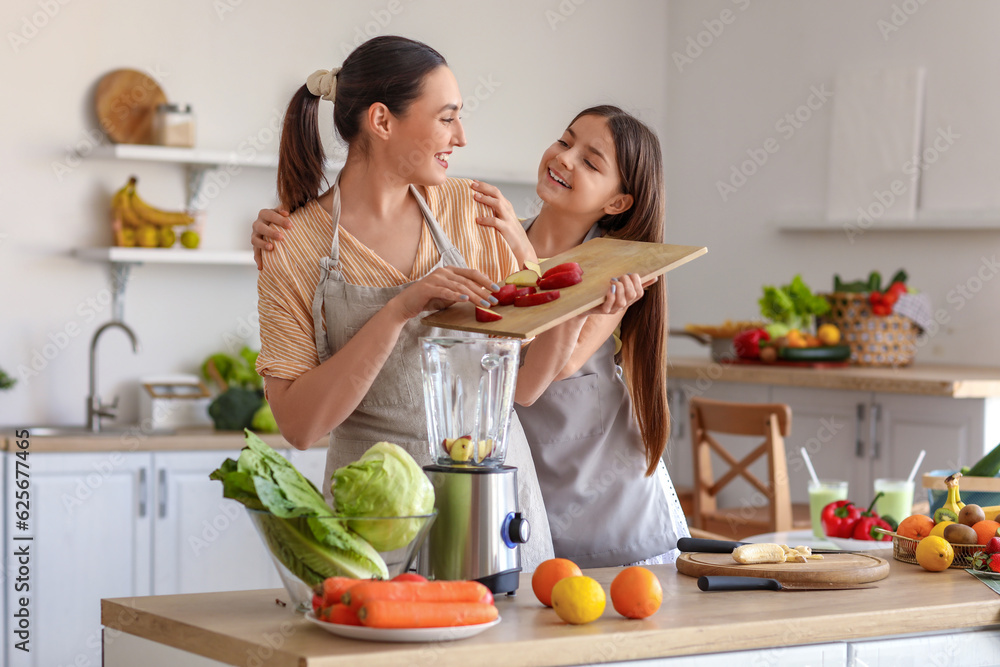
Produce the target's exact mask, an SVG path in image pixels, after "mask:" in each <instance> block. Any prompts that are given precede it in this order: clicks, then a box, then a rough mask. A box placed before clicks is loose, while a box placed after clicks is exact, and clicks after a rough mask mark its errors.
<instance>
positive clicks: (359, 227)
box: [257, 36, 614, 570]
mask: <svg viewBox="0 0 1000 667" xmlns="http://www.w3.org/2000/svg"><path fill="white" fill-rule="evenodd" d="M320 98H322V99H326V100H330V101H332V102H333V103H334V110H333V116H334V126H335V128H336V131H337V133H338V134H339V135H340V137H341V138H342V139H343V140H344V141H346V142H347V145H348V153H347V159H346V162H345V165H344V167H343V168H342V169H341V171H340V173H339V174H338V176H337V179H336V180H335V182H334V183H333V185H332V187H331V188H330V189H329V190H328V191H327V192H325V193H324V194H322V195H321V196H318V197H317V195H318V194H319V192H320V188H321V184H322V181H323V150H322V145H321V142H320V137H319V130H318V117H317V114H318V109H319V100H320ZM461 103H462V97H461V94H460V92H459V90H458V85H457V83H456V81H455V78H454V76H453V75H452V73H451V71H450V70H449V69H448V67H447V63H446V62H445V60H444V58H443V57H442V56H441V55H440V54H439V53H437V52H436V51H434V50H433V49H431V48H430V47H428V46H426V45H424V44H421V43H419V42H415V41H413V40H408V39H405V38H402V37H388V36H387V37H378V38H375V39H372V40H370V41H368V42H365V43H364V44H362V45H361V46H359V47H358V48H357V49H356V50H355V51H354V52H352V53H351V54H350V55H349V56H348V57H347V59H346V60H345V61H344V63H343V67H342V68H340V69H339V70H333V71H322V70H321V71H319V72H316V73H314V74H313V75H312V76H310V77H309V81H308V82H307V84H306V85H305V86H302V87H301V88H300V89H299V90H298V92H296V94H295V96H294V97H293V99H292V101H291V103H290V104H289V107H288V111H287V113H286V116H285V124H284V128H283V131H282V138H281V147H280V156H279V165H278V195H279V198H280V199H281V203H282V206H283V207H285V208H286V209H287V210H288V211H290V212H291V218H292V220H294V222H295V225H294V227H293V228H292V229H291V230H290V231H289V232H288V233H287V238H286V241H285V243H283V244H282V245H281V247H279V248H277V249H276V251H275V252H273V253H268V254H267V255H266V256H265V257H264V260H263V267H262V270H261V272H260V276H259V279H258V294H259V310H260V323H261V353H260V355H259V357H258V359H257V370H258V372H259V373H260V374H261V375H262V376H263V377H264V378H265V391H266V393H267V398H268V401H269V403H270V404H271V409H272V411H273V412H274V416H275V420H276V421H277V423H278V427H279V428H280V430H281V433H282V435H283V436H284V437H285V438H286V439H287V440H288V441H289V442H290V443H292V445H294V446H295V447H297V448H300V449H305V448H307V447H309V446H310V445H311V444H313V443H314V442H315V441H316V440H318V439H319V438H321V437H322V436H323V435H325V434H326V433H328V432H329V433H330V447H329V453H328V458H327V471H326V472H327V474H326V476H325V477H326V480H327V481H326V482H325V484H324V486H325V488H324V492H326V493H327V494H329V481H328V480H329V479H330V475H331V474H332V472H333V470H335V469H336V468H339V467H341V466H343V465H345V464H347V463H349V462H351V461H354V460H356V459H357V458H359V457H360V456H361V454H362V453H363V452H364V451H365V450H366V449H367V448H368V447H369V446H371V445H372V444H374V443H375V442H377V441H380V440H388V441H391V442H395V443H397V444H399V445H401V446H403V447H405V448H406V449H407V450H408V451H409V452H410V453H411V454H412V455H413V456H414V458H416V460H417V461H418V462H420V463H429V462H430V457H429V453H428V451H427V433H426V420H425V415H424V408H423V402H422V401H423V396H422V392H421V376H420V353H419V341H418V339H419V337H421V336H433V335H452V332H444V331H441V330H437V329H431V328H428V327H426V326H424V325H422V324H421V323H420V316H421V315H423V314H425V313H427V312H428V311H432V310H436V309H439V308H443V307H446V306H448V305H451V304H452V303H455V302H457V301H460V300H470V299H471V300H472V301H473V302H474V303H481V304H483V305H488V304H490V303H494V302H495V300H494V299H493V298H492V297H491V296H490V293H491V291H495V290H496V289H497V288H498V286H497V284H496V283H497V282H501V281H502V278H503V277H504V276H506V275H509V274H510V273H511V272H513V271H514V270H516V269H517V264H516V261H515V258H514V256H513V254H512V253H511V252H510V249H509V248H508V247H507V245H506V244H505V243H504V241H503V238H502V237H501V235H500V234H499V233H498V232H496V231H495V230H492V229H488V228H485V227H479V226H477V225H476V224H475V222H474V219H473V218H474V217H475V215H476V212H477V210H476V204H475V202H474V200H473V198H472V193H471V191H470V190H468V188H467V187H458V186H456V185H455V184H454V183H453V182H449V181H447V179H446V172H447V167H448V157H449V155H450V154H451V152H452V151H453V149H454V148H456V147H461V146H463V145H465V134H464V131H463V129H462V124H461V121H460V120H459V118H458V115H457V114H458V111H459V109H460V107H461ZM485 210H486V209H484V208H480V209H479V211H478V212H480V213H483V212H485ZM438 220H441V221H442V222H441V223H439V222H438ZM469 267H471V268H469ZM609 301H610V302H612V303H613V302H614V301H613V300H609ZM579 327H582V322H579V323H577V324H574V325H572V326H563V327H557V328H556V329H553V330H551V331H550V332H547V333H546V334H545V335H543V336H540V337H539V338H538V340H537V341H536V343H535V344H536V345H539V347H540V348H543V349H547V350H549V352H550V356H551V359H552V361H550V362H549V363H550V364H552V365H561V364H560V360H563V362H562V363H564V360H565V359H566V358H568V354H569V350H570V349H571V348H572V345H571V341H572V340H573V339H574V337H575V335H576V333H575V332H576V331H577V330H578V329H579ZM510 438H511V439H510V442H509V445H508V451H509V462H510V464H512V465H515V466H517V467H518V469H519V475H518V487H519V488H518V492H519V499H520V503H521V505H522V508H523V510H524V512H525V514H526V515H527V517H528V519H529V521H530V523H531V526H532V537H531V540H530V541H529V543H528V544H527V545H524V548H523V550H522V567H523V568H524V569H525V570H531V569H533V568H534V566H535V565H537V563H539V562H541V561H542V560H544V559H546V558H549V557H551V555H552V547H551V540H550V537H549V534H550V533H549V528H548V522H547V518H546V514H545V511H544V504H543V502H542V499H541V494H540V492H539V490H538V483H537V478H536V476H535V472H534V467H533V465H532V462H531V457H530V452H529V451H528V448H527V444H526V442H525V440H524V435H523V432H522V431H521V429H520V426H519V424H518V423H517V419H516V417H514V418H513V419H512V428H511V436H510Z"/></svg>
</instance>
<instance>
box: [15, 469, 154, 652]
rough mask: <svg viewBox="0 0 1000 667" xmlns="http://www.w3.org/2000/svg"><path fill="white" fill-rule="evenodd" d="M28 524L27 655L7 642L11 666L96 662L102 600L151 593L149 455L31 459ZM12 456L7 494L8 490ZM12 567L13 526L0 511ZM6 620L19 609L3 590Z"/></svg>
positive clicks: (99, 646)
mask: <svg viewBox="0 0 1000 667" xmlns="http://www.w3.org/2000/svg"><path fill="white" fill-rule="evenodd" d="M29 456H30V458H29V461H30V465H31V468H30V476H31V477H30V479H31V485H30V490H31V498H30V503H31V505H30V512H31V518H30V523H29V530H28V531H27V534H31V535H33V536H34V539H33V540H32V541H31V542H28V543H27V544H29V545H30V546H29V549H30V554H31V557H30V563H29V566H30V591H29V592H28V593H27V597H28V598H29V605H28V608H29V613H30V619H31V628H30V631H31V637H30V640H31V641H30V648H31V651H30V652H29V653H25V652H23V651H20V650H16V649H15V648H14V646H13V644H14V642H13V641H10V636H9V635H6V638H7V641H5V642H4V645H5V647H6V652H7V660H6V664H7V665H9V666H10V667H27V666H29V665H30V666H31V667H51V666H52V665H78V664H91V665H97V664H100V662H101V608H100V600H101V598H105V597H125V596H141V595H149V594H150V592H151V588H150V560H151V546H152V541H151V534H152V532H151V531H152V513H151V512H152V510H151V505H150V497H151V496H150V487H151V484H152V480H151V470H152V466H151V456H150V455H149V454H145V453H122V452H100V453H85V454H36V453H32V454H30V455H29ZM13 457H14V453H13V452H8V453H7V454H5V455H4V458H5V459H7V463H6V466H5V467H6V470H5V474H6V478H5V485H4V488H5V489H6V490H7V491H8V494H9V490H10V489H12V488H14V487H13V484H14V465H13V460H14V459H13ZM4 517H5V521H6V534H7V536H8V540H7V545H8V549H7V551H8V553H7V554H6V556H7V562H8V566H9V567H16V564H15V563H12V562H11V558H12V553H13V547H11V546H10V545H12V544H13V541H12V536H14V535H18V534H25V533H23V532H22V531H19V530H17V529H16V526H15V525H14V518H13V517H12V516H11V514H10V513H5V514H4ZM8 589H9V592H8V597H7V609H6V613H5V616H6V617H7V618H8V623H9V619H10V618H12V615H13V613H14V612H15V610H16V607H17V606H18V605H17V600H15V599H13V596H14V595H15V592H14V590H13V587H12V586H8Z"/></svg>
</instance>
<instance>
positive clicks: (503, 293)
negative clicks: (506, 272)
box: [493, 285, 517, 306]
mask: <svg viewBox="0 0 1000 667" xmlns="http://www.w3.org/2000/svg"><path fill="white" fill-rule="evenodd" d="M515 296H517V285H504V286H503V287H501V288H500V289H499V290H497V291H496V292H493V298H495V299H496V300H497V305H498V306H509V305H511V304H512V303H514V297H515Z"/></svg>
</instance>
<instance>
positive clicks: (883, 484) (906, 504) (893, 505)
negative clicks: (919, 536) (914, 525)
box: [875, 479, 913, 523]
mask: <svg viewBox="0 0 1000 667" xmlns="http://www.w3.org/2000/svg"><path fill="white" fill-rule="evenodd" d="M879 491H881V492H882V497H881V498H879V499H878V500H876V501H875V511H876V512H878V515H879V516H882V517H885V516H889V517H892V518H893V520H894V521H895V522H896V523H899V522H900V521H902V520H903V519H905V518H906V517H908V516H910V514H911V513H912V512H913V480H906V479H876V480H875V493H876V494H878V492H879Z"/></svg>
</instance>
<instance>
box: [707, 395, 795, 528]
mask: <svg viewBox="0 0 1000 667" xmlns="http://www.w3.org/2000/svg"><path fill="white" fill-rule="evenodd" d="M690 412H691V441H692V444H693V446H694V478H695V488H694V511H693V512H692V516H691V525H692V526H693V527H694V528H696V529H698V530H707V531H712V532H715V533H719V534H723V535H726V536H729V537H731V538H734V539H740V538H743V537H747V536H749V535H755V534H758V533H770V532H777V531H788V530H793V529H794V528H805V527H808V526H809V506H808V505H805V504H803V505H798V506H796V507H795V508H794V511H793V506H792V500H791V494H790V491H789V485H788V466H787V462H786V457H785V440H784V438H785V436H787V435H788V433H789V430H790V428H791V423H792V411H791V408H789V407H788V406H787V405H785V404H784V403H764V404H755V403H731V402H727V401H716V400H711V399H706V398H692V399H691V401H690ZM713 433H717V434H728V435H739V436H758V437H763V438H764V441H763V442H762V443H761V444H760V445H759V446H757V447H755V448H754V449H753V450H752V451H751V452H750V453H749V454H747V455H746V456H744V457H743V458H742V459H739V460H737V458H736V457H735V456H733V455H732V454H731V453H730V452H729V451H728V450H726V448H725V447H723V446H722V445H721V444H719V441H718V440H716V439H715V437H713V435H712V434H713ZM713 452H714V453H715V454H716V455H717V456H718V457H719V458H721V459H722V460H723V461H725V462H726V463H727V464H728V465H729V469H728V470H727V471H725V472H724V474H722V475H721V476H719V477H718V478H716V477H715V476H713V472H712V453H713ZM765 456H766V457H767V460H768V480H767V483H764V482H763V481H761V480H760V479H759V478H758V476H757V475H755V474H754V473H753V472H751V471H750V470H749V467H750V465H751V464H752V463H754V462H755V461H757V460H758V459H760V458H762V457H765ZM737 478H743V479H745V480H746V481H747V482H749V483H750V485H751V486H753V487H754V488H755V489H756V490H757V491H759V492H760V496H762V497H763V499H764V500H765V502H764V503H760V502H751V501H750V500H748V501H746V502H744V503H743V506H741V507H730V508H719V507H718V506H717V502H716V500H717V496H718V495H719V492H720V491H721V490H722V489H723V488H725V486H726V485H727V484H729V483H730V482H732V481H733V480H735V479H737ZM755 500H756V498H755Z"/></svg>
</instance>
